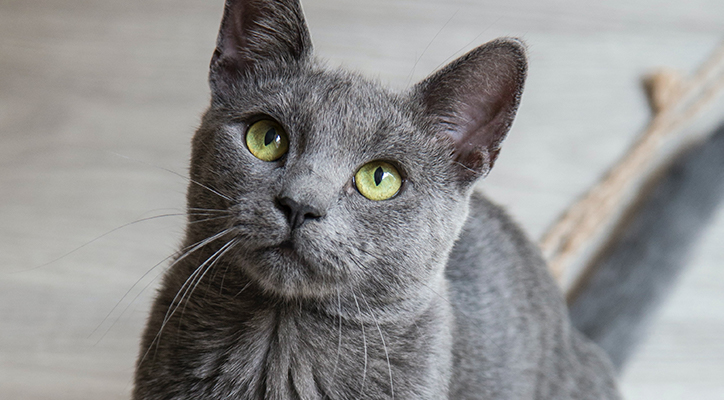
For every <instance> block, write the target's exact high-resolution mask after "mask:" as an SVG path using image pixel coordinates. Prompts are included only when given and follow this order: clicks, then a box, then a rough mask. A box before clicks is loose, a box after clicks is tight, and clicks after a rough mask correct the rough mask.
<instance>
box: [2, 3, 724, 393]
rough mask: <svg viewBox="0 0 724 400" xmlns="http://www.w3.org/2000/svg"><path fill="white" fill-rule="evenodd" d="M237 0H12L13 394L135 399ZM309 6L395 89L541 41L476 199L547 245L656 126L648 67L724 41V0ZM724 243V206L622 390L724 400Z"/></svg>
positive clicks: (5, 381)
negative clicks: (486, 47)
mask: <svg viewBox="0 0 724 400" xmlns="http://www.w3.org/2000/svg"><path fill="white" fill-rule="evenodd" d="M222 3H223V1H222V0H214V1H211V0H204V1H200V0H194V1H191V0H174V1H171V0H127V1H103V0H35V1H27V0H4V1H2V2H0V398H2V399H51V398H52V399H57V400H61V399H74V400H79V399H124V398H128V395H129V390H130V387H131V386H130V382H131V375H132V371H133V363H134V359H135V356H136V352H137V347H138V337H139V332H140V330H141V329H142V326H143V323H144V319H145V315H146V312H147V309H148V305H149V301H150V298H151V297H152V296H153V293H154V286H155V284H156V283H157V279H156V277H157V275H158V273H160V272H161V271H162V270H163V266H164V258H165V257H167V256H168V255H170V254H171V253H172V252H173V251H174V249H175V246H176V244H177V243H178V242H179V240H180V237H181V233H182V229H183V217H182V216H180V213H181V212H182V208H183V206H184V191H185V185H186V182H185V180H184V178H183V176H184V175H185V174H186V168H187V166H186V164H187V160H188V154H189V140H190V137H191V135H192V133H193V130H194V127H196V126H197V125H198V123H199V116H200V114H201V112H202V111H203V109H204V107H205V105H206V104H207V102H208V98H209V95H208V88H207V86H206V69H207V66H208V62H209V59H210V57H211V52H212V50H213V46H214V41H215V36H216V32H217V29H218V23H219V20H220V16H221V11H222ZM304 7H305V12H306V14H307V16H308V20H309V25H310V29H311V31H312V36H313V40H314V42H315V45H316V48H317V50H318V53H319V54H320V55H321V56H322V57H324V58H326V59H327V60H328V62H329V64H330V65H331V66H338V65H343V66H345V67H348V68H352V69H355V70H359V71H362V72H364V73H366V74H369V75H372V76H376V77H378V78H379V79H380V80H381V81H384V82H389V84H390V85H392V86H393V87H397V88H404V87H406V86H408V85H409V84H410V83H414V82H415V81H417V80H419V79H421V78H423V77H424V76H425V75H427V74H428V73H430V72H431V71H433V70H434V69H435V68H436V67H438V66H439V65H440V64H442V63H444V62H446V61H448V60H449V59H450V58H451V57H453V56H455V55H458V54H460V52H461V51H464V50H466V49H469V48H471V47H474V46H475V45H478V44H481V43H483V42H485V41H487V40H490V39H493V38H495V37H497V36H519V37H522V38H523V39H524V40H525V41H526V42H527V43H528V45H529V47H530V78H529V81H528V84H527V88H526V93H525V95H524V98H523V102H522V106H521V109H520V113H519V118H518V119H517V121H516V123H515V125H514V127H513V130H512V133H511V135H510V138H509V140H508V141H507V142H506V145H505V148H504V150H503V152H502V155H501V157H500V160H499V162H498V164H497V166H496V169H495V170H494V171H493V173H492V175H491V176H490V178H489V179H488V180H487V181H486V182H485V183H484V184H483V189H484V190H485V191H487V192H488V194H489V195H490V196H491V197H492V198H493V199H494V200H496V201H497V202H499V203H501V204H504V205H505V206H506V207H508V209H509V210H510V211H511V213H512V214H513V215H514V216H515V218H516V219H517V220H518V221H520V223H521V224H522V225H523V226H524V227H525V228H526V229H527V231H528V232H529V233H530V235H531V236H532V237H533V238H537V237H538V236H539V235H540V234H541V233H542V232H543V231H544V229H545V228H546V227H547V226H548V225H549V224H550V223H551V222H552V221H553V220H554V219H555V217H556V216H557V215H558V214H559V213H560V212H561V210H563V209H564V208H565V207H566V205H567V204H569V203H570V202H571V201H572V200H573V199H574V198H575V197H576V196H577V195H579V194H580V193H581V192H582V191H583V190H584V189H585V188H587V187H588V186H590V185H591V184H592V183H593V182H595V180H596V179H597V178H598V176H599V175H600V174H601V173H602V172H603V171H605V169H606V167H607V166H609V165H610V164H611V163H613V162H614V161H615V160H616V159H617V158H618V157H619V156H620V155H621V154H622V152H623V151H624V149H625V148H626V147H627V146H628V145H629V144H630V142H631V141H632V140H633V138H634V137H635V135H636V134H637V133H638V132H639V131H641V129H642V128H643V127H644V125H645V123H646V121H647V120H648V118H649V115H648V112H649V111H648V108H647V105H646V102H645V98H644V96H643V94H642V91H641V90H640V83H639V82H640V77H641V76H642V74H644V73H646V72H648V71H651V70H652V69H653V68H656V67H658V66H668V67H673V68H677V69H680V70H682V71H685V72H691V71H692V70H693V69H694V68H695V67H696V66H697V65H698V64H700V63H701V62H702V61H703V59H704V58H705V57H706V56H707V55H708V53H709V52H711V51H712V50H713V48H714V47H715V46H716V44H717V42H718V41H719V40H720V39H722V37H723V36H724V35H723V34H724V2H723V1H721V0H689V1H673V0H670V1H666V2H661V1H659V2H655V1H650V0H613V1H572V0H567V1H550V0H546V1H536V0H490V1H472V0H467V1H464V0H456V1H443V0H417V1H414V2H413V1H409V0H394V1H393V0H371V1H359V0H309V1H306V2H305V3H304ZM718 110H724V107H719V108H718ZM708 118H709V120H710V121H712V120H714V119H717V118H718V119H719V120H724V112H719V113H718V115H717V112H716V111H714V112H710V113H709V116H708ZM710 126H711V124H710V123H701V124H699V125H697V127H695V128H693V129H707V127H710ZM169 170H170V171H175V172H169ZM176 173H178V174H180V175H181V176H178V175H177V174H176ZM156 216H158V217H156ZM131 221H139V222H135V223H131ZM723 238H724V210H721V212H720V213H719V214H718V217H717V218H716V220H715V221H713V225H712V227H711V229H710V230H709V231H708V232H707V234H706V235H705V238H704V240H703V241H702V242H701V243H700V244H699V246H698V247H697V249H696V252H695V257H693V259H692V260H691V267H690V269H689V270H688V271H687V272H686V274H685V275H684V276H683V278H682V279H681V281H680V284H679V285H678V287H677V289H676V290H675V291H674V293H672V295H671V297H670V298H669V299H668V301H667V303H666V304H665V307H664V309H663V311H662V312H661V313H660V315H658V316H657V320H656V324H655V326H654V327H653V332H652V333H651V335H650V336H649V338H648V340H647V341H646V343H645V344H644V345H643V346H642V348H641V349H640V351H639V352H638V353H637V354H636V356H635V357H634V359H633V361H632V362H631V364H630V365H629V367H628V368H627V369H626V371H625V373H624V376H623V378H622V384H621V385H622V388H623V391H624V393H625V394H626V396H627V397H628V398H630V399H657V400H665V399H699V400H706V399H723V398H724V340H723V339H724V268H723V265H722V264H723V261H722V260H724V246H723V244H724V240H723ZM79 246H82V247H79ZM74 249H77V250H74ZM71 251H72V252H71ZM69 252H71V253H70V254H67V253H69ZM63 255H65V256H63ZM61 256H62V257H61ZM157 263H160V266H155V265H156V264H157ZM149 271H150V272H149Z"/></svg>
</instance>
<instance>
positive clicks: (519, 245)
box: [137, 194, 617, 399]
mask: <svg viewBox="0 0 724 400" xmlns="http://www.w3.org/2000/svg"><path fill="white" fill-rule="evenodd" d="M472 197H473V198H472V202H471V211H470V217H469V219H468V220H467V223H466V224H465V226H464V228H463V230H462V233H461V236H460V238H459V240H458V241H457V242H456V245H455V248H454V250H453V251H452V254H451V256H450V261H449V262H448V265H447V268H446V280H445V282H447V284H446V283H440V284H438V285H434V284H431V283H429V284H427V285H428V286H425V287H424V288H422V289H421V291H422V292H423V296H419V297H418V298H417V300H416V302H415V304H405V305H401V306H400V307H399V308H397V307H396V308H394V309H392V310H390V309H388V308H387V306H389V305H385V306H382V307H380V306H378V305H376V304H370V302H369V301H368V300H367V298H366V297H365V296H364V295H363V294H362V295H360V294H357V296H349V294H342V295H341V296H340V298H339V299H338V298H337V297H336V296H332V297H331V298H329V299H328V300H326V301H319V300H316V301H304V300H300V301H285V300H281V299H279V298H274V297H269V295H268V294H264V293H263V292H262V291H261V290H259V288H258V287H256V285H254V284H253V283H251V284H249V280H248V279H246V278H245V277H244V276H242V275H241V274H239V273H238V272H236V271H234V270H233V267H234V266H233V265H229V264H228V263H227V262H224V261H220V262H219V264H218V265H217V266H216V268H217V269H219V270H220V271H221V272H219V273H216V274H214V273H210V274H208V276H207V277H206V278H205V280H204V281H202V283H201V284H200V285H199V287H198V288H197V290H198V293H197V294H196V296H194V297H191V298H190V299H189V301H188V303H187V304H185V305H182V306H181V307H182V309H180V310H179V311H178V313H177V314H178V315H177V316H176V317H174V318H172V319H171V320H170V322H169V323H168V325H167V326H166V327H165V328H164V333H163V334H162V335H161V336H160V337H159V338H157V339H158V341H159V343H158V345H157V347H158V348H156V346H151V350H150V351H149V352H148V354H147V355H146V360H144V363H143V366H144V367H143V368H140V369H139V372H140V374H139V376H138V378H139V386H138V387H137V396H138V398H143V399H146V398H148V399H162V398H163V399H166V398H168V399H197V398H198V399H209V398H218V399H227V398H240V399H263V398H267V399H326V398H329V399H382V398H392V393H393V391H394V397H395V398H398V399H442V398H451V399H483V398H485V399H566V398H570V399H605V398H617V396H616V392H615V385H614V383H613V378H612V376H613V374H612V373H611V369H610V366H609V363H608V361H607V360H606V359H605V355H603V353H602V352H601V351H600V350H599V349H597V348H596V347H595V346H594V345H592V344H591V343H590V342H588V341H587V340H585V339H584V338H583V337H582V336H581V335H580V334H579V333H578V332H577V331H575V330H573V329H572V328H571V327H570V323H569V321H568V317H567V313H566V309H565V304H564V302H563V299H562V296H561V294H560V291H559V289H558V288H557V287H556V285H555V283H554V282H553V280H552V279H551V277H550V275H549V273H548V271H547V269H546V265H545V263H544V262H543V260H542V259H541V258H540V255H539V252H538V250H537V249H536V248H535V247H534V246H533V245H532V244H531V243H530V242H529V241H528V240H527V239H526V238H525V236H524V235H523V233H522V232H521V231H520V230H519V229H518V228H517V226H516V225H515V224H513V223H512V222H511V221H510V220H509V218H508V217H507V216H506V215H505V214H504V213H503V211H502V210H501V209H500V208H499V207H497V206H495V205H493V204H491V203H490V202H488V201H487V200H485V199H484V198H482V197H481V196H480V195H478V194H473V196H472ZM218 248H219V246H216V247H213V246H211V247H209V248H208V249H207V250H206V251H200V252H199V254H198V255H197V256H194V257H192V258H191V259H189V261H188V262H184V263H180V264H179V265H177V266H176V271H174V272H175V273H174V274H171V275H169V276H168V277H167V280H166V282H165V285H164V290H163V292H162V295H161V297H160V298H159V299H158V301H157V303H156V305H155V307H154V310H153V314H154V315H153V316H152V318H151V323H150V324H149V327H148V330H147V336H146V338H145V340H144V344H150V343H151V342H152V341H153V340H154V338H155V335H156V333H157V332H158V331H159V330H160V328H161V323H162V321H163V320H164V316H165V315H166V313H167V310H168V309H169V308H170V307H171V303H172V300H173V298H174V297H175V295H176V293H177V292H179V291H182V288H181V286H182V285H183V283H184V281H185V279H186V277H188V276H190V275H191V274H192V273H193V271H194V270H195V269H196V268H197V267H198V265H199V262H200V261H201V262H202V261H203V260H205V259H206V258H208V257H210V256H211V255H212V254H213V252H215V251H217V250H218ZM433 285H434V286H433ZM181 310H182V311H181ZM383 340H384V342H383ZM388 357H389V361H388ZM390 374H391V377H392V379H390Z"/></svg>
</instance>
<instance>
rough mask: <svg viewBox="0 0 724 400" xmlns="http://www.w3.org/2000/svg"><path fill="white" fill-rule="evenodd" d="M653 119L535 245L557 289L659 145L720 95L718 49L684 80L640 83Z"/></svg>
mask: <svg viewBox="0 0 724 400" xmlns="http://www.w3.org/2000/svg"><path fill="white" fill-rule="evenodd" d="M645 86H646V89H647V94H648V96H649V102H650V104H651V108H652V110H653V112H654V116H653V118H652V120H651V122H650V123H649V125H648V126H647V127H646V129H645V130H644V131H643V132H642V133H641V135H640V137H639V138H638V140H637V141H636V142H635V143H634V144H633V145H632V147H630V148H629V150H628V151H627V153H626V154H625V155H624V156H623V157H622V158H621V159H620V160H619V161H618V162H617V163H616V164H615V165H614V166H613V167H612V168H611V169H610V170H609V171H608V172H607V173H606V174H605V175H604V176H603V178H602V179H601V180H600V181H599V182H598V183H596V184H595V185H594V186H593V187H592V188H591V189H590V190H589V191H588V192H587V193H585V194H584V195H583V196H582V197H580V198H579V199H578V200H577V201H576V202H574V203H573V204H572V205H571V206H569V208H568V209H567V210H566V211H565V212H564V213H563V214H562V216H561V217H560V218H559V219H558V220H557V221H556V222H555V223H554V224H553V225H552V226H551V227H550V228H549V229H548V231H547V232H546V233H545V234H544V235H543V237H542V239H541V240H540V242H539V245H540V248H541V250H542V251H543V255H544V256H545V258H546V259H547V261H548V265H549V268H550V270H551V273H552V274H553V276H554V277H555V278H556V279H557V280H558V281H559V283H561V280H562V277H563V276H564V273H565V272H566V269H567V268H568V267H569V265H570V264H571V263H572V262H573V261H574V260H575V257H576V256H578V255H580V254H581V252H582V251H583V250H584V249H586V248H587V247H588V246H589V245H590V243H591V241H592V239H594V238H595V237H596V236H597V235H598V234H599V233H600V232H601V231H602V230H603V229H604V228H605V227H606V226H607V224H608V223H610V221H611V220H612V219H613V218H614V216H615V214H616V211H617V210H618V209H620V207H621V202H622V199H623V198H624V196H625V194H626V193H627V191H629V190H631V189H632V188H633V185H634V184H635V183H636V182H640V181H641V180H642V178H643V177H644V175H645V174H646V173H647V171H649V170H650V168H649V167H650V166H651V162H652V160H654V159H655V156H656V155H657V153H658V152H659V151H660V150H661V148H662V147H663V144H664V143H665V139H667V138H671V136H672V134H673V132H675V131H677V130H678V129H679V128H681V127H682V126H684V125H685V124H687V123H689V122H691V121H692V120H693V119H694V118H695V117H696V116H698V115H699V114H700V113H701V112H702V111H704V109H706V107H707V106H708V105H710V104H711V103H712V102H713V101H714V100H715V99H716V98H717V96H718V95H719V94H721V92H722V91H723V90H724V43H721V44H720V45H719V47H718V48H717V49H716V50H715V51H714V53H713V54H712V55H711V57H709V59H708V60H707V61H706V62H705V63H704V64H703V65H702V66H701V67H700V68H699V69H698V70H697V72H696V73H695V74H694V75H693V76H692V77H691V78H689V79H685V78H683V77H682V76H681V75H679V74H678V73H676V72H674V71H671V70H666V69H662V70H659V71H657V72H656V73H654V74H652V75H651V76H650V77H648V78H647V79H646V80H645Z"/></svg>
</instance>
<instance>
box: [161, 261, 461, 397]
mask: <svg viewBox="0 0 724 400" xmlns="http://www.w3.org/2000/svg"><path fill="white" fill-rule="evenodd" d="M196 267H197V265H195V264H194V263H191V262H189V263H188V265H185V266H179V269H178V270H177V271H176V272H178V273H179V274H180V275H187V276H188V275H189V274H191V273H192V272H193V271H194V270H195V268H196ZM216 268H217V272H218V273H216V274H214V272H213V271H210V272H209V273H208V274H207V275H206V278H205V280H203V281H201V283H200V284H199V285H198V288H197V289H196V290H198V291H199V292H198V293H196V294H195V295H194V296H192V297H191V298H190V299H189V303H188V304H187V305H186V306H185V310H184V316H183V317H182V319H183V326H184V327H185V328H184V329H187V331H186V332H179V333H178V334H182V335H184V336H190V337H194V338H196V340H203V341H205V342H209V343H214V344H215V346H214V347H216V350H215V351H211V352H210V350H209V346H205V347H204V348H200V349H199V351H198V353H197V354H196V355H195V356H194V357H195V360H191V361H192V362H194V363H211V364H213V365H215V366H216V367H215V368H217V370H218V369H221V370H222V371H223V370H224V368H225V365H228V366H232V365H233V366H234V368H235V371H234V372H233V373H228V374H226V373H221V374H219V373H218V372H217V373H216V375H215V376H214V377H213V379H218V380H219V382H220V384H221V385H228V386H229V387H245V388H249V390H251V391H253V393H255V395H259V394H261V393H264V396H266V398H297V397H299V398H324V395H323V394H325V393H327V394H329V393H336V395H334V396H331V397H332V398H370V399H371V398H375V399H380V398H389V397H391V394H392V392H393V391H396V392H397V393H398V394H402V393H403V392H404V391H408V397H410V398H444V397H443V396H442V394H443V393H444V392H445V391H446V390H447V381H448V372H447V371H449V370H450V369H449V366H450V363H451V360H450V353H451V351H450V346H451V343H452V340H451V336H452V332H451V329H452V328H451V327H452V326H453V325H454V322H453V321H452V320H451V318H452V317H451V315H452V312H450V304H449V302H448V301H447V300H446V292H445V287H444V285H440V286H439V287H435V288H433V287H430V288H429V289H430V290H434V291H435V293H434V294H433V293H432V292H430V293H431V295H430V296H422V297H420V298H418V299H416V300H415V301H403V300H402V299H388V300H390V301H389V302H387V301H384V300H381V299H374V298H368V297H367V296H364V295H362V294H361V292H357V294H355V291H351V293H348V294H340V295H339V296H332V298H329V299H314V300H300V299H284V298H280V297H278V296H274V295H272V294H269V293H265V292H264V291H263V290H261V289H260V288H259V287H258V286H256V285H254V284H253V283H252V282H251V281H250V280H249V279H248V278H247V277H245V276H244V274H243V272H241V271H239V270H238V269H234V265H228V264H224V263H219V264H218V265H217V266H216ZM179 278H180V279H177V280H176V281H177V282H182V281H184V280H185V279H183V278H182V276H179ZM165 290H167V291H169V292H173V291H177V290H178V288H172V287H170V286H169V287H166V289H165ZM169 294H170V293H169ZM179 325H181V324H179ZM210 327H212V328H213V329H209V328H210ZM171 335H173V332H171ZM165 340H171V341H173V338H169V337H167V338H166V339H165ZM211 353H214V356H213V357H211V358H210V354H211ZM239 370H243V371H242V373H238V372H239ZM410 371H416V373H414V374H412V373H411V372H410ZM341 374H344V375H345V376H344V377H342V376H341ZM239 380H243V382H241V381H239ZM413 380H414V382H413ZM342 382H345V383H344V384H342ZM349 382H353V384H352V385H349ZM427 386H429V387H428V389H426V390H428V392H427V393H424V394H423V393H417V392H414V393H413V392H409V390H412V389H411V388H418V389H419V388H421V387H427ZM415 390H417V389H415ZM292 392H293V393H295V395H294V396H292V395H291V394H290V393H292ZM250 393H251V392H250ZM429 393H435V396H440V397H428V394H429ZM320 394H322V395H320ZM340 395H341V396H340ZM252 397H253V396H252ZM261 397H263V396H261Z"/></svg>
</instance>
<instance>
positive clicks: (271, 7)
mask: <svg viewBox="0 0 724 400" xmlns="http://www.w3.org/2000/svg"><path fill="white" fill-rule="evenodd" d="M311 53H312V41H311V39H310V36H309V30H308V29H307V24H306V22H305V21H304V15H303V13H302V7H301V5H300V4H299V0H277V1H263V0H226V5H225V7H224V16H223V18H222V20H221V28H220V29H219V36H218V38H217V40H216V50H215V51H214V55H213V57H212V58H211V68H210V71H209V85H210V86H211V91H212V94H213V95H222V96H223V95H225V94H230V93H231V92H233V86H234V85H235V83H236V82H237V81H238V80H239V79H244V78H245V77H251V76H253V74H254V71H255V70H257V69H259V68H285V67H289V66H291V65H294V64H296V63H299V62H303V61H305V60H306V59H308V58H309V57H310V56H311Z"/></svg>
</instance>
